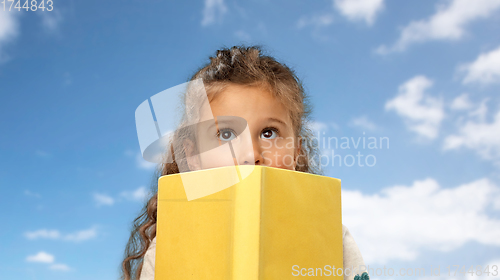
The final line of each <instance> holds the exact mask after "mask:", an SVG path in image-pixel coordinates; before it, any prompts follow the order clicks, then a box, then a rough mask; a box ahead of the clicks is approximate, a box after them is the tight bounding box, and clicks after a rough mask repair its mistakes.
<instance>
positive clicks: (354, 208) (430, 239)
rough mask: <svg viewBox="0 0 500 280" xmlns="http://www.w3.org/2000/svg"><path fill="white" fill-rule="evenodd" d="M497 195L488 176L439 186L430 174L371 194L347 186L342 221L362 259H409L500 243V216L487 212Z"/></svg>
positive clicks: (499, 190) (498, 191)
mask: <svg viewBox="0 0 500 280" xmlns="http://www.w3.org/2000/svg"><path fill="white" fill-rule="evenodd" d="M498 200H500V188H499V187H498V186H496V185H495V184H493V183H492V182H490V181H489V180H488V179H480V180H477V181H474V182H471V183H468V184H464V185H460V186H458V187H455V188H441V187H440V186H439V184H438V183H437V182H436V181H435V180H434V179H431V178H428V179H425V180H421V181H415V182H413V184H412V185H411V186H393V187H388V188H384V189H382V190H381V191H380V192H378V193H375V194H372V195H367V194H363V193H361V192H359V191H347V190H346V191H342V207H343V209H342V211H343V223H344V224H345V225H346V226H347V227H348V228H349V230H350V231H351V232H352V233H353V236H354V239H355V240H356V243H357V244H358V245H359V247H360V250H361V251H362V252H363V258H364V260H365V263H368V264H372V263H373V264H385V263H388V262H390V261H391V260H401V261H412V260H415V259H416V258H417V257H418V256H419V254H420V253H421V252H423V251H426V250H436V251H441V252H449V251H452V250H455V249H457V248H459V247H461V246H462V245H464V244H465V243H466V242H470V241H474V242H478V243H481V244H484V245H489V246H500V239H499V238H498V236H500V220H499V219H495V218H494V217H490V216H488V215H487V214H486V210H487V209H489V207H490V206H491V205H493V206H494V204H495V202H496V201H498ZM497 210H499V209H498V207H497Z"/></svg>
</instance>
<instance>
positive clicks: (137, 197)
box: [120, 186, 148, 202]
mask: <svg viewBox="0 0 500 280" xmlns="http://www.w3.org/2000/svg"><path fill="white" fill-rule="evenodd" d="M120 196H122V197H124V198H125V199H128V200H133V201H140V202H144V201H145V199H146V197H147V196H148V192H147V190H146V187H144V186H142V187H139V188H138V189H136V190H135V191H124V192H122V193H121V194H120Z"/></svg>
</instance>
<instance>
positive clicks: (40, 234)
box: [24, 229, 61, 240]
mask: <svg viewBox="0 0 500 280" xmlns="http://www.w3.org/2000/svg"><path fill="white" fill-rule="evenodd" d="M24 236H26V238H28V239H31V240H33V239H39V238H46V239H59V238H61V233H60V232H59V231H57V230H47V229H40V230H36V231H32V232H26V233H25V234H24Z"/></svg>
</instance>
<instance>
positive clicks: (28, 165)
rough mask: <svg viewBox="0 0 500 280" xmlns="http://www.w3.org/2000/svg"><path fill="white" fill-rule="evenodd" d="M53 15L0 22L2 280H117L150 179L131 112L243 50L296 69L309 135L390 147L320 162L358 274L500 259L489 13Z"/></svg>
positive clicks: (495, 79)
mask: <svg viewBox="0 0 500 280" xmlns="http://www.w3.org/2000/svg"><path fill="white" fill-rule="evenodd" d="M1 5H2V4H0V9H2V10H3V6H1ZM8 6H9V3H7V9H8ZM53 7H54V9H53V11H50V12H49V11H40V10H37V11H36V12H34V11H24V10H21V11H18V10H12V11H10V12H8V11H1V12H0V98H1V99H0V129H1V132H2V133H1V137H0V144H1V145H0V213H1V219H2V221H3V222H2V229H1V230H0V240H1V241H0V252H2V254H1V256H0V275H2V279H97V280H98V279H116V278H117V277H118V275H119V264H120V262H121V258H122V253H123V248H124V246H125V243H126V241H127V239H128V235H129V233H130V226H131V222H132V220H133V218H135V216H136V214H137V213H138V212H139V210H140V209H141V207H142V203H143V201H144V199H145V197H147V195H148V192H149V189H150V186H151V179H152V176H153V166H152V165H151V164H148V163H147V162H145V161H144V160H142V159H141V156H140V148H139V144H138V140H137V134H136V130H135V120H134V112H135V109H136V108H137V106H138V105H139V104H140V103H141V102H143V101H144V100H146V99H147V98H149V97H151V96H152V95H154V94H156V93H158V92H160V91H162V90H164V89H167V88H169V87H172V86H175V85H178V84H181V83H183V82H185V81H186V80H187V79H188V78H189V77H190V75H191V74H193V73H194V71H196V70H197V69H198V67H200V66H202V65H203V64H204V63H206V62H207V61H208V57H209V56H210V55H213V54H214V53H215V51H216V50H217V49H218V48H220V47H223V46H226V47H230V46H233V45H237V44H241V43H247V44H259V45H262V46H264V48H265V50H267V51H268V53H269V54H271V55H273V56H275V57H276V58H278V59H279V60H280V61H282V62H284V63H286V64H287V65H289V66H290V67H292V68H293V69H295V71H296V72H297V74H298V76H299V77H300V78H301V79H302V81H303V83H304V86H305V88H306V90H307V93H308V94H309V95H310V98H311V102H312V104H313V106H314V114H313V118H314V121H315V122H314V127H315V129H316V130H317V131H318V132H319V133H320V136H322V137H323V136H324V137H337V138H338V139H339V140H340V139H341V138H342V137H348V138H349V139H351V138H352V139H353V140H354V141H357V140H358V139H361V141H362V139H363V137H366V139H368V137H375V138H376V139H380V137H387V138H388V139H389V147H388V148H387V147H384V148H383V149H368V148H365V149H363V148H360V147H358V148H357V149H356V148H354V147H353V146H352V145H351V146H350V147H349V149H342V148H337V149H334V151H332V147H330V148H328V147H326V148H325V149H324V151H323V155H324V156H325V157H324V160H327V159H329V160H330V163H329V164H327V165H328V166H325V167H324V168H325V169H324V170H325V174H326V175H328V176H332V177H336V178H340V179H342V187H343V222H344V224H345V225H346V226H347V227H348V228H349V229H350V231H351V232H352V234H353V236H354V238H355V240H356V241H357V243H358V245H359V247H360V249H361V252H362V253H363V256H364V258H365V262H366V263H367V264H369V265H371V266H373V267H382V266H384V265H386V266H387V267H393V268H398V267H409V268H411V267H425V268H430V265H433V266H434V267H435V266H438V265H440V266H441V276H440V277H433V278H434V279H438V278H451V277H447V275H445V274H446V273H445V272H446V269H445V267H446V266H448V265H467V267H470V266H471V265H474V266H476V265H482V266H485V265H487V264H497V265H500V241H499V240H500V239H499V237H500V176H499V175H498V174H499V168H500V106H499V105H500V97H499V95H498V93H499V89H500V36H499V35H498V34H499V26H500V1H498V0H476V1H465V0H446V1H444V0H439V1H432V2H431V1H395V0H330V1H314V2H313V1H265V0H251V1H246V2H234V1H228V0H205V1H189V2H188V1H182V2H181V1H176V2H173V1H172V2H163V1H92V0H89V1H64V2H63V1H58V0H54V3H53ZM323 132H324V134H323ZM332 152H334V154H336V155H340V156H342V158H343V163H342V166H339V165H338V164H337V165H335V166H332V165H331V159H332V158H331V157H332ZM358 152H360V153H361V154H363V155H364V156H365V157H366V156H368V155H372V156H371V157H370V159H373V158H375V159H376V164H374V166H372V167H368V166H359V163H361V164H363V163H364V162H360V161H356V162H354V164H353V166H346V162H345V160H346V159H347V163H348V164H347V165H350V163H351V157H350V156H355V155H357V153H358ZM353 158H354V157H353ZM370 164H372V162H371V161H370ZM427 275H428V274H427ZM374 278H380V279H385V278H384V277H376V276H374ZM386 278H387V279H389V278H390V277H386ZM413 278H419V277H413ZM420 278H423V277H420ZM455 278H456V279H462V278H470V277H469V276H467V277H464V276H463V275H458V276H457V277H455Z"/></svg>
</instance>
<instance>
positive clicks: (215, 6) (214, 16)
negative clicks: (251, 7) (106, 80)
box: [201, 0, 227, 26]
mask: <svg viewBox="0 0 500 280" xmlns="http://www.w3.org/2000/svg"><path fill="white" fill-rule="evenodd" d="M226 12H227V7H226V5H225V4H224V0H205V7H204V8H203V19H202V21H201V25H202V26H207V25H211V24H213V23H215V22H216V21H220V20H221V19H222V17H223V16H224V14H225V13H226Z"/></svg>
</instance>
